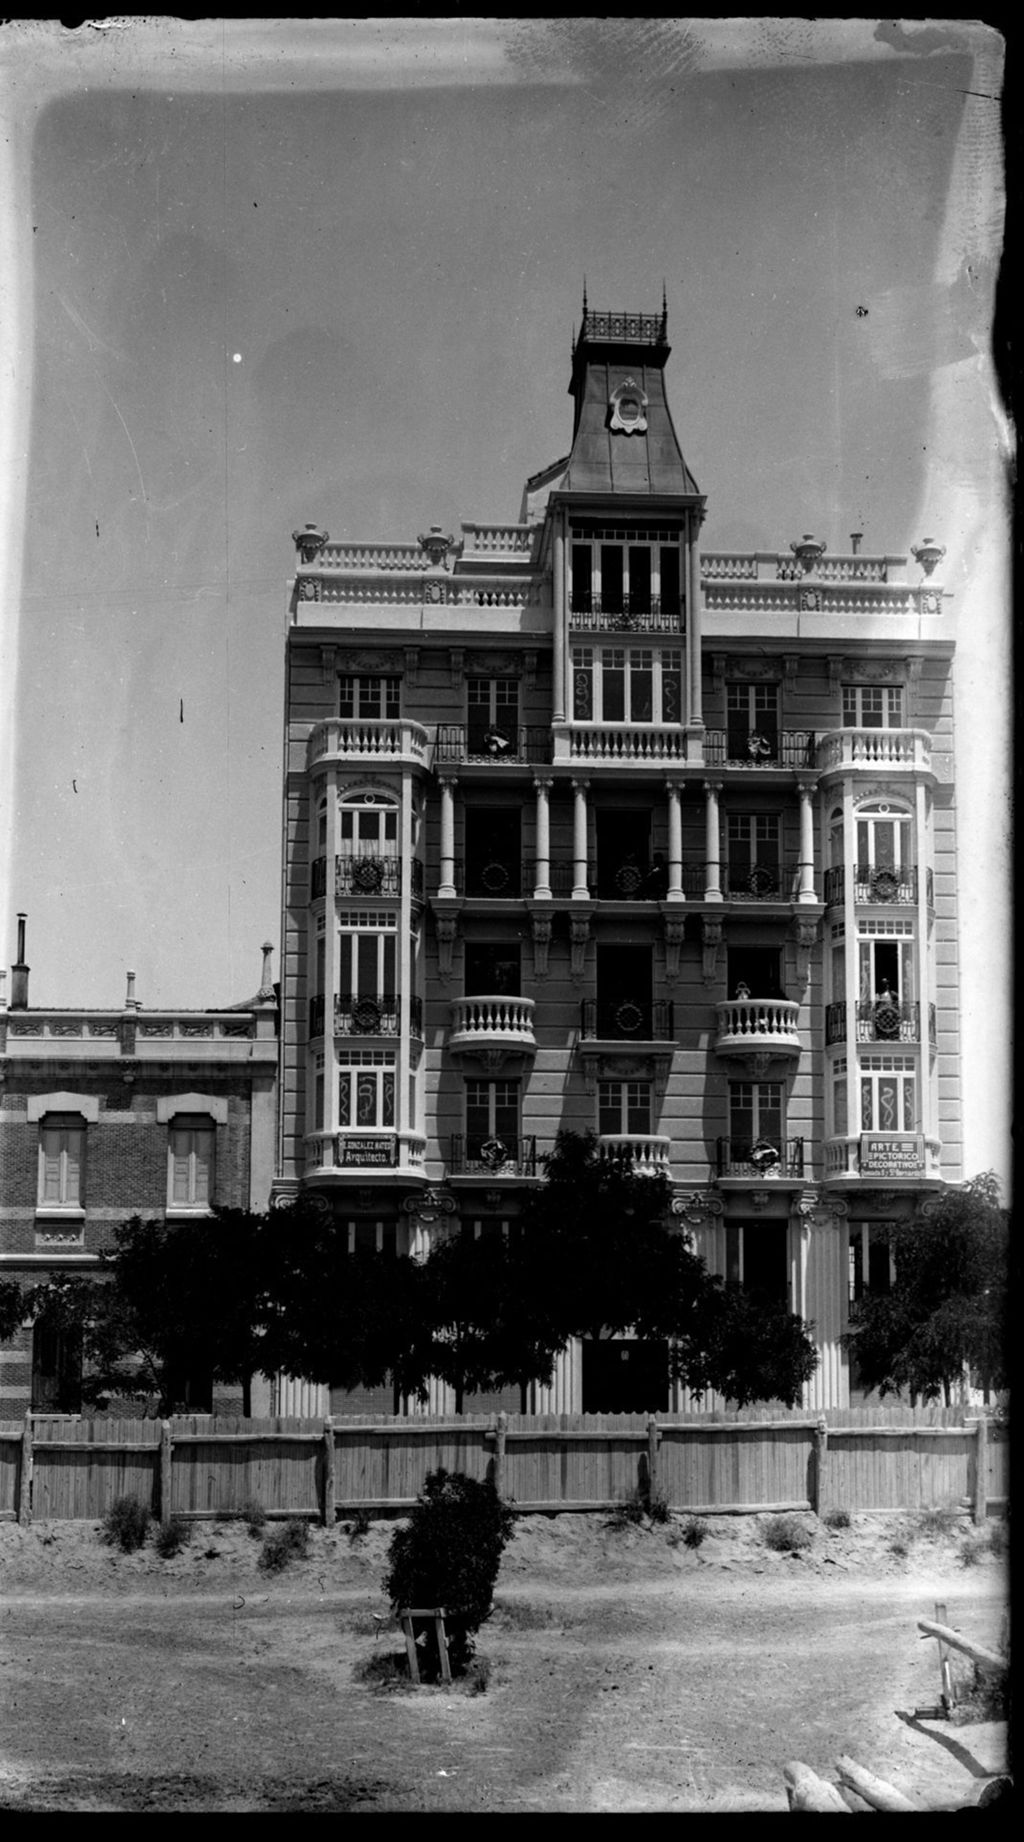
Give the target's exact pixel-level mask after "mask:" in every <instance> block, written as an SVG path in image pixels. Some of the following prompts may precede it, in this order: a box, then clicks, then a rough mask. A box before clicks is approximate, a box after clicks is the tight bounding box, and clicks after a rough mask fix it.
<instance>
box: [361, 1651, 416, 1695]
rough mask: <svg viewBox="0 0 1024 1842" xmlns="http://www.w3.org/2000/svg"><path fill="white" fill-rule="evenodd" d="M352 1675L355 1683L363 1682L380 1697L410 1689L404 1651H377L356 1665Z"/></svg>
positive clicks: (410, 1684)
mask: <svg viewBox="0 0 1024 1842" xmlns="http://www.w3.org/2000/svg"><path fill="white" fill-rule="evenodd" d="M353 1673H354V1675H355V1679H356V1681H357V1682H365V1684H366V1686H367V1688H372V1689H376V1690H377V1693H378V1694H381V1695H387V1694H394V1693H395V1691H396V1690H401V1689H408V1688H411V1687H412V1678H411V1676H410V1674H409V1659H408V1657H407V1656H406V1654H405V1651H404V1650H377V1651H375V1652H374V1654H373V1656H372V1657H367V1659H366V1661H365V1662H363V1663H359V1664H357V1665H356V1668H355V1671H354V1672H353Z"/></svg>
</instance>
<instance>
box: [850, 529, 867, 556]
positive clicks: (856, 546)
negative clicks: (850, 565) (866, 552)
mask: <svg viewBox="0 0 1024 1842" xmlns="http://www.w3.org/2000/svg"><path fill="white" fill-rule="evenodd" d="M863 535H864V533H863V531H851V532H850V549H851V550H852V551H853V554H854V556H858V555H859V554H860V540H861V538H862V537H863Z"/></svg>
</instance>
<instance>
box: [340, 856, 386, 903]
mask: <svg viewBox="0 0 1024 1842" xmlns="http://www.w3.org/2000/svg"><path fill="white" fill-rule="evenodd" d="M334 893H335V895H338V896H344V897H346V898H347V897H349V896H353V895H365V896H387V897H392V898H393V897H395V896H399V895H401V893H402V860H401V858H400V857H386V856H370V855H368V854H367V855H362V854H360V855H359V856H344V857H338V858H337V859H336V860H335V865H334Z"/></svg>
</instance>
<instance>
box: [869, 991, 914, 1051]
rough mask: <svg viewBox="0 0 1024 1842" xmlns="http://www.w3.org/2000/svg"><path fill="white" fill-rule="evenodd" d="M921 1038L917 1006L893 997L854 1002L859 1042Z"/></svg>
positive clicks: (904, 1041)
mask: <svg viewBox="0 0 1024 1842" xmlns="http://www.w3.org/2000/svg"><path fill="white" fill-rule="evenodd" d="M920 1040H921V1006H920V1005H919V1004H904V1003H901V1002H900V1001H899V999H897V998H892V999H890V998H875V999H872V998H862V999H860V1000H859V1002H858V1004H857V1041H858V1042H859V1043H916V1042H920Z"/></svg>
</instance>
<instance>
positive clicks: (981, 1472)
mask: <svg viewBox="0 0 1024 1842" xmlns="http://www.w3.org/2000/svg"><path fill="white" fill-rule="evenodd" d="M987 1515H988V1419H987V1416H986V1415H985V1414H983V1413H982V1414H979V1415H978V1427H977V1444H976V1445H975V1448H974V1508H973V1511H972V1514H971V1520H972V1521H973V1522H974V1523H975V1524H978V1523H981V1522H984V1521H985V1518H986V1516H987Z"/></svg>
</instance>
